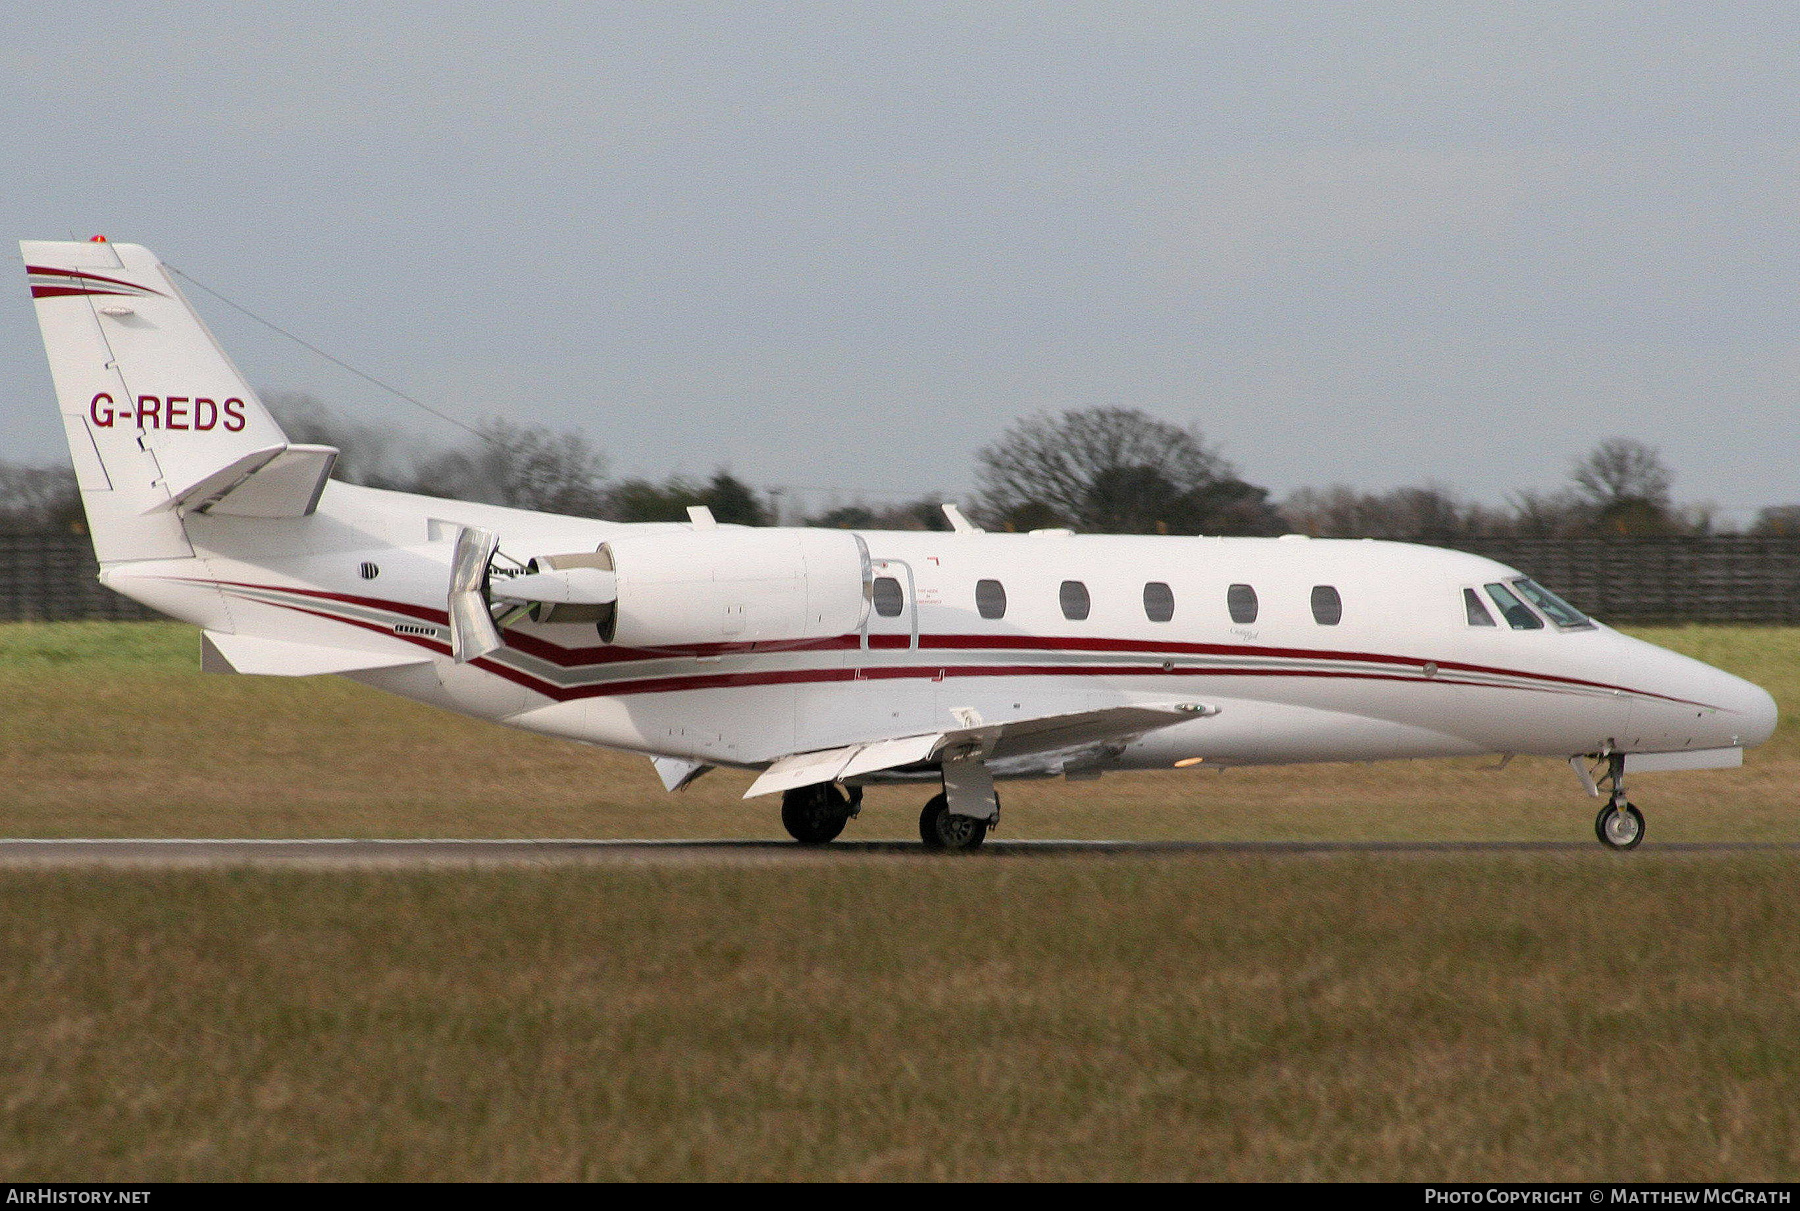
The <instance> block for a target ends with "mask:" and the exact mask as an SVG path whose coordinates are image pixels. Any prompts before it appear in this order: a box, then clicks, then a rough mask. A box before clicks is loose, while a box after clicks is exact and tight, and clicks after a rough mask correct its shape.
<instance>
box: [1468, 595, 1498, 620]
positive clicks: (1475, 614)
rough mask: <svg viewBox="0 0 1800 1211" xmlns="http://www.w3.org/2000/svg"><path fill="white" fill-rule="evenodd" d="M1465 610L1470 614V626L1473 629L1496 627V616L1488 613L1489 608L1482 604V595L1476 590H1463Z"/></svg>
mask: <svg viewBox="0 0 1800 1211" xmlns="http://www.w3.org/2000/svg"><path fill="white" fill-rule="evenodd" d="M1463 610H1464V612H1466V613H1467V614H1468V616H1469V625H1470V626H1472V627H1491V626H1493V625H1494V616H1493V615H1492V614H1490V613H1488V608H1487V607H1486V606H1484V605H1482V604H1481V594H1480V593H1477V592H1476V591H1475V590H1474V589H1464V590H1463Z"/></svg>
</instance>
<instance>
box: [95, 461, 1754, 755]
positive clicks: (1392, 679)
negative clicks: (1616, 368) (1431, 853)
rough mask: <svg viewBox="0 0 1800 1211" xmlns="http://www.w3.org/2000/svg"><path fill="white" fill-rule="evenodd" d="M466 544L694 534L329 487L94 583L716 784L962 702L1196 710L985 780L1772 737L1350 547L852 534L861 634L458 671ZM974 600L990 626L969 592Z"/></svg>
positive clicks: (566, 630) (1740, 713) (1439, 580)
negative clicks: (711, 775)
mask: <svg viewBox="0 0 1800 1211" xmlns="http://www.w3.org/2000/svg"><path fill="white" fill-rule="evenodd" d="M465 525H467V526H481V527H485V528H487V529H490V530H492V531H494V532H495V533H497V534H498V535H499V536H500V550H501V552H502V554H503V555H504V556H507V557H509V558H511V559H513V560H516V561H518V562H520V563H523V562H525V561H526V560H528V559H530V558H532V557H535V556H545V555H552V554H557V553H561V552H571V551H590V552H591V551H593V550H594V549H595V548H596V547H598V546H599V544H601V543H602V542H607V541H609V540H611V539H616V538H617V537H618V536H620V535H625V534H638V533H653V534H654V533H671V534H672V533H675V532H683V531H687V530H688V529H689V527H687V526H685V525H662V526H624V525H618V524H613V523H607V522H599V521H590V520H585V519H579V518H564V517H555V516H551V515H546V514H539V513H530V512H524V511H520V510H511V509H503V508H497V507H490V506H483V505H472V504H464V503H458V502H453V501H441V500H436V499H432V498H428V497H420V496H409V495H404V494H399V493H389V492H379V491H375V490H372V489H366V488H355V487H350V486H346V485H341V484H336V483H333V484H331V485H329V486H328V487H327V489H326V490H325V492H324V495H323V498H322V500H321V501H320V503H319V507H318V510H317V512H315V513H313V514H312V515H310V516H305V517H296V518H288V519H278V520H269V521H263V522H259V523H257V524H256V525H255V526H253V527H246V525H245V524H244V523H243V522H242V521H239V520H234V519H229V518H220V519H215V518H211V517H207V516H204V515H195V516H191V517H189V518H187V519H186V521H185V526H186V532H187V537H188V540H189V541H190V542H191V544H192V546H193V550H194V556H193V558H191V559H166V558H165V559H156V560H152V561H145V562H132V563H122V564H113V565H110V566H109V567H108V568H107V570H106V572H105V578H106V580H107V583H108V584H110V585H111V586H112V587H114V588H115V589H118V590H120V591H122V592H124V593H126V594H127V595H129V596H132V597H135V598H137V599H139V600H141V601H144V602H147V603H148V604H150V605H152V606H154V607H156V608H158V609H160V610H163V611H164V612H166V613H169V614H172V615H174V616H176V617H179V618H183V619H186V620H188V621H190V622H194V623H197V624H199V625H201V626H203V627H206V628H207V629H208V630H209V631H213V632H218V633H227V632H229V633H234V634H240V635H267V636H275V637H279V638H280V639H282V640H284V641H290V642H294V643H299V644H318V645H322V646H325V647H331V648H338V649H354V650H360V651H367V652H370V653H375V654H394V653H399V654H403V655H406V656H411V657H419V656H428V657H429V659H428V661H426V662H421V663H413V664H405V665H398V666H396V667H391V668H378V669H370V670H365V671H357V672H352V673H349V674H347V675H349V676H353V677H355V678H356V679H358V680H361V681H364V682H366V683H368V684H370V685H374V686H377V687H379V688H381V689H384V690H388V691H392V692H394V693H397V694H402V695H405V696H407V697H409V698H415V699H418V700H420V701H424V702H429V703H433V704H435V705H438V706H442V707H445V708H447V709H450V710H454V711H458V712H461V713H464V714H469V715H474V716H478V717H481V718H484V719H491V720H494V721H496V722H501V723H506V724H509V725H511V726H515V727H521V728H527V729H531V730H534V731H539V732H544V733H548V734H551V735H556V736H563V737H567V738H570V739H574V740H579V741H584V742H588V743H595V744H602V745H607V746H611V747H616V748H621V749H627V750H633V751H637V752H642V753H646V754H652V755H665V756H675V757H681V758H686V759H689V760H693V761H703V762H706V763H711V764H729V765H740V766H759V765H763V764H766V763H768V762H770V761H772V760H775V759H777V758H779V757H781V756H783V755H784V754H789V753H796V752H807V751H811V750H815V749H827V748H831V747H834V746H839V745H845V744H852V743H859V742H863V741H868V740H871V739H879V738H882V737H888V736H906V735H912V734H916V733H919V732H921V731H929V730H931V729H934V728H940V727H943V726H945V725H946V723H947V721H948V720H950V719H951V718H952V714H951V713H952V712H953V711H954V710H957V709H959V708H974V709H975V710H976V711H978V712H979V714H980V715H981V717H982V718H983V719H984V720H986V721H987V722H989V723H1000V722H1005V721H1007V720H1012V719H1024V718H1030V717H1037V716H1044V715H1050V714H1060V713H1066V712H1077V711H1085V710H1096V709H1101V708H1105V707H1110V706H1118V705H1132V704H1143V703H1151V704H1169V703H1175V702H1184V703H1192V702H1199V703H1204V704H1205V705H1206V706H1207V707H1209V708H1215V709H1213V710H1209V711H1208V713H1207V716H1206V717H1204V718H1202V717H1196V718H1192V719H1189V720H1186V721H1184V722H1181V723H1178V724H1176V725H1173V726H1168V727H1163V728H1160V729H1158V730H1155V731H1153V732H1151V733H1149V734H1148V735H1145V736H1142V737H1141V738H1138V739H1135V740H1132V741H1130V742H1128V743H1119V744H1116V745H1112V746H1109V747H1104V748H1101V749H1098V750H1096V751H1093V752H1088V753H1083V754H1080V755H1078V756H1077V757H1073V758H1071V757H1070V756H1069V755H1067V754H1063V755H1061V756H1058V757H1057V758H1055V759H1054V760H1049V759H1042V760H1034V759H1025V760H1021V761H1017V762H1015V763H1013V764H1012V765H1011V766H1007V765H1005V764H1004V763H1000V764H996V766H995V769H994V772H995V773H996V774H997V775H1000V776H1030V775H1046V774H1055V773H1069V774H1078V773H1082V772H1091V771H1099V770H1105V769H1123V768H1166V767H1168V766H1170V765H1173V764H1175V763H1176V762H1188V761H1191V759H1193V758H1202V759H1204V761H1205V762H1208V763H1214V764H1222V765H1223V764H1269V763H1281V762H1306V761H1351V760H1354V761H1368V760H1379V759H1385V758H1400V757H1440V756H1457V755H1468V754H1478V753H1536V754H1551V755H1558V756H1569V755H1572V754H1579V753H1598V752H1607V751H1625V752H1671V751H1683V750H1690V749H1720V748H1728V747H1734V746H1749V745H1754V744H1757V743H1760V742H1761V741H1762V740H1764V739H1766V738H1767V737H1768V736H1769V734H1770V733H1771V731H1772V730H1773V727H1774V723H1775V708H1774V704H1773V702H1772V700H1771V699H1770V697H1769V695H1768V694H1767V693H1765V692H1764V691H1763V690H1762V689H1760V688H1759V687H1757V686H1755V685H1752V684H1750V683H1748V682H1746V681H1743V680H1741V679H1739V678H1737V677H1733V676H1731V675H1729V674H1726V673H1724V672H1722V671H1720V670H1718V669H1715V668H1712V667H1710V666H1708V665H1705V664H1701V663H1699V662H1697V661H1694V660H1690V659H1688V658H1686V657H1683V656H1679V655H1677V654H1675V653H1672V652H1669V651H1666V650H1664V649H1661V648H1658V647H1655V646H1653V645H1650V644H1647V643H1643V642H1641V641H1639V640H1635V639H1632V638H1630V637H1628V636H1625V635H1622V634H1620V633H1618V632H1617V631H1614V630H1612V629H1610V628H1608V627H1605V626H1596V627H1592V628H1589V629H1579V630H1563V629H1559V628H1557V627H1556V626H1554V625H1547V626H1543V627H1541V628H1539V629H1535V630H1514V629H1512V628H1510V627H1508V626H1506V625H1504V623H1502V624H1500V625H1496V626H1473V625H1470V623H1469V621H1468V618H1467V616H1466V613H1465V607H1464V602H1463V590H1464V589H1465V588H1469V587H1474V588H1479V587H1480V586H1482V585H1484V584H1486V583H1489V582H1495V581H1505V580H1509V579H1512V578H1515V577H1517V576H1518V575H1519V574H1518V573H1517V572H1515V571H1513V570H1512V569H1509V568H1506V567H1504V566H1502V565H1500V564H1497V563H1495V562H1493V561H1491V560H1487V559H1484V558H1481V557H1478V556H1474V555H1468V554H1463V553H1458V552H1453V551H1445V550H1439V549H1435V548H1429V547H1421V546H1413V545H1407V544H1400V543H1388V542H1372V541H1347V540H1342V541H1341V540H1308V539H1301V538H1287V539H1251V538H1175V537H1106V536H1072V535H1062V534H1046V535H1014V534H982V533H936V532H931V533H920V532H866V533H861V534H860V535H859V537H860V538H861V540H862V542H863V544H865V546H866V550H867V554H868V556H869V557H870V559H871V560H872V562H873V574H874V576H875V577H877V578H878V579H887V580H890V581H891V582H893V583H892V584H890V585H887V586H878V587H880V588H882V589H883V590H885V591H879V592H877V593H876V594H875V597H876V600H875V602H874V607H875V608H872V609H871V610H870V611H869V612H868V616H867V620H866V622H865V623H864V624H863V625H862V626H861V627H860V628H858V629H857V630H856V631H853V632H845V633H843V634H837V635H832V636H829V637H827V638H822V639H810V640H807V641H805V642H803V643H782V642H740V641H734V640H733V638H732V635H731V633H730V630H729V626H724V627H722V628H721V630H720V633H719V634H718V635H717V636H716V637H712V638H707V637H697V639H696V642H694V643H691V644H684V645H679V646H671V647H662V648H656V649H629V648H622V647H617V646H609V645H606V644H604V643H602V641H601V639H600V637H599V635H598V634H597V633H596V628H595V626H594V625H593V624H591V623H567V624H555V623H552V624H535V623H530V622H522V623H515V624H514V625H511V626H509V627H507V628H506V630H505V632H504V633H505V636H506V647H505V648H504V649H503V650H501V651H498V652H495V653H492V654H491V655H489V656H486V657H483V658H481V659H480V660H477V661H474V662H472V663H468V664H457V663H455V662H454V661H452V659H451V657H450V655H449V646H448V638H449V636H448V633H447V629H446V626H445V586H446V580H447V575H448V571H447V570H448V566H449V560H450V555H451V546H452V542H453V540H454V538H455V532H456V529H457V527H459V526H465ZM371 571H372V575H371ZM984 580H985V581H994V582H998V584H999V585H1000V586H1001V587H1002V589H1003V592H1004V597H1005V603H1006V604H1005V611H1004V614H1003V615H1002V616H1000V617H983V616H982V613H981V612H980V611H979V610H978V608H977V588H976V586H977V582H978V581H984ZM1065 582H1075V583H1077V584H1079V585H1080V586H1082V588H1083V589H1084V590H1085V595H1086V597H1087V599H1088V602H1089V609H1088V611H1087V614H1086V617H1068V616H1066V613H1065V610H1064V608H1063V600H1064V597H1065V595H1066V593H1065V589H1064V583H1065ZM1147 584H1153V585H1158V586H1166V589H1161V588H1159V589H1155V590H1153V591H1152V596H1153V597H1155V598H1156V601H1155V603H1154V604H1155V606H1156V608H1157V610H1158V612H1164V611H1166V610H1167V602H1168V599H1169V598H1170V597H1172V599H1173V609H1172V612H1171V613H1169V615H1168V619H1167V621H1154V620H1152V618H1151V616H1150V610H1149V609H1148V608H1147V606H1146V590H1145V586H1146V585H1147ZM1233 585H1248V586H1251V587H1252V588H1253V589H1254V590H1255V595H1256V598H1257V603H1258V609H1257V614H1256V618H1255V620H1254V621H1253V622H1234V621H1233V619H1232V617H1231V615H1230V613H1229V611H1228V606H1227V596H1228V592H1229V590H1230V586H1233ZM1318 586H1330V587H1331V588H1333V589H1335V590H1336V592H1337V597H1338V600H1339V601H1341V620H1340V621H1338V622H1337V623H1335V624H1328V623H1325V622H1321V621H1319V620H1318V618H1316V617H1315V614H1314V610H1313V606H1312V600H1313V594H1314V590H1315V588H1316V587H1318ZM1069 592H1073V591H1072V590H1071V591H1069ZM896 593H898V595H899V596H898V598H896V596H895V594H896ZM986 596H987V598H988V600H989V612H990V613H991V612H992V600H993V596H994V595H993V592H992V590H991V587H990V588H989V589H988V590H986ZM1075 596H1076V597H1077V598H1078V597H1079V596H1080V594H1079V593H1076V594H1075ZM896 607H897V612H893V611H895V609H896ZM883 611H887V612H883ZM1072 612H1075V613H1079V610H1078V609H1076V610H1074V611H1072ZM901 776H904V775H901Z"/></svg>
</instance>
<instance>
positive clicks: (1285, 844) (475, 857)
mask: <svg viewBox="0 0 1800 1211" xmlns="http://www.w3.org/2000/svg"><path fill="white" fill-rule="evenodd" d="M1639 852H1641V853H1645V854H1650V853H1664V854H1714V853H1745V852H1777V853H1782V852H1785V853H1800V843H1796V842H1753V841H1716V842H1680V841H1677V842H1667V843H1664V844H1660V845H1659V844H1656V843H1654V842H1646V843H1645V845H1644V848H1643V849H1642V850H1641V851H1639ZM1353 853H1371V854H1373V853H1380V854H1486V853H1546V854H1604V853H1605V851H1604V850H1602V849H1601V848H1600V847H1599V846H1598V845H1596V844H1595V843H1594V842H1592V841H1002V840H994V841H989V842H988V843H987V844H986V845H984V846H983V847H982V848H981V849H980V851H978V853H977V854H976V855H973V856H976V857H986V856H992V857H1009V856H1032V855H1037V856H1049V855H1080V854H1142V855H1170V854H1191V855H1204V854H1270V855H1277V854H1293V855H1309V854H1311V855H1325V854H1353ZM908 854H910V855H918V856H926V854H927V851H926V850H925V849H924V847H923V846H921V845H919V844H918V842H916V841H837V842H833V843H832V844H830V845H827V846H819V847H810V846H801V845H795V844H794V843H793V842H791V841H632V840H617V841H582V840H529V839H526V840H448V839H446V840H435V839H421V840H367V839H319V840H226V839H219V840H188V839H179V840H163V839H117V840H114V839H105V840H94V839H76V840H41V841H40V840H10V841H7V840H0V867H7V866H10V867H21V866H38V867H42V866H133V867H145V866H149V867H185V866H216V865H229V866H240V865H249V866H357V867H365V866H366V867H434V866H446V865H449V866H519V865H527V866H533V865H573V864H593V863H606V862H639V863H696V864H705V863H718V862H724V863H733V862H749V863H757V862H784V861H819V860H821V859H831V860H842V859H851V858H859V857H867V856H870V855H908ZM931 856H932V857H936V856H937V855H931Z"/></svg>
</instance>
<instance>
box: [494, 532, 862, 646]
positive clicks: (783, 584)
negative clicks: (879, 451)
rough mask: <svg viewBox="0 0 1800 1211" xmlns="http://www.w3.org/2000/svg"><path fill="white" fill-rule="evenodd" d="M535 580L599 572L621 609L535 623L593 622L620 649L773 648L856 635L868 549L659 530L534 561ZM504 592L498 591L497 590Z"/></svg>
mask: <svg viewBox="0 0 1800 1211" xmlns="http://www.w3.org/2000/svg"><path fill="white" fill-rule="evenodd" d="M532 566H533V570H534V571H536V570H539V569H544V570H550V569H561V568H569V567H594V568H604V569H607V570H609V571H611V572H613V573H614V574H615V575H616V576H617V578H618V579H617V584H618V600H617V601H615V602H613V603H611V604H610V605H605V606H588V605H583V606H573V607H572V606H568V605H560V604H559V605H554V606H548V605H546V606H534V607H533V611H532V614H533V618H534V619H535V620H536V621H539V622H593V623H595V624H596V625H597V627H598V629H599V632H600V638H601V639H602V640H603V641H604V642H606V643H615V644H618V645H619V646H621V647H631V648H663V647H691V646H696V645H701V644H717V643H779V642H798V641H804V640H809V639H826V638H830V637H832V636H834V635H850V634H855V633H856V632H857V631H858V630H860V629H861V628H862V625H863V622H864V620H865V619H866V618H867V616H868V609H869V590H870V585H871V584H872V579H871V573H870V567H869V553H868V549H867V548H866V547H865V546H864V545H863V541H862V539H861V538H859V537H857V536H856V535H854V534H851V533H848V532H846V531H843V530H822V529H821V530H814V529H791V530H790V529H781V530H777V529H770V530H761V529H751V528H746V529H737V528H720V529H716V530H692V531H683V530H664V531H660V532H655V533H648V534H627V535H623V536H621V537H619V538H615V539H612V540H610V541H608V542H606V543H605V544H604V545H602V546H601V547H600V549H599V550H598V551H595V552H588V553H586V554H581V555H553V556H547V557H541V558H539V559H535V560H533V561H532ZM501 592H504V589H502V590H501Z"/></svg>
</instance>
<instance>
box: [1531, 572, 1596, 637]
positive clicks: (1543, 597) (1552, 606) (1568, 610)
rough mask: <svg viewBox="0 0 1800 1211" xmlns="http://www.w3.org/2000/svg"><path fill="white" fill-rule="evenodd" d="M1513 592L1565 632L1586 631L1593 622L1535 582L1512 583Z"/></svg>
mask: <svg viewBox="0 0 1800 1211" xmlns="http://www.w3.org/2000/svg"><path fill="white" fill-rule="evenodd" d="M1512 587H1513V591H1514V592H1516V593H1518V595H1519V596H1521V597H1523V598H1524V599H1525V600H1526V601H1529V602H1530V603H1531V604H1532V605H1534V606H1536V607H1537V608H1538V609H1539V610H1541V611H1542V612H1543V615H1544V617H1546V618H1548V619H1549V620H1550V621H1551V622H1554V623H1555V624H1556V625H1557V626H1559V627H1561V628H1563V629H1564V630H1565V631H1577V630H1588V629H1590V628H1592V627H1593V625H1594V620H1593V619H1592V618H1589V617H1588V616H1587V615H1586V614H1583V613H1582V612H1581V611H1580V610H1578V609H1576V608H1575V607H1574V606H1572V605H1570V604H1569V603H1568V602H1566V601H1564V600H1563V599H1562V598H1560V597H1558V596H1557V595H1556V594H1555V593H1552V592H1551V591H1550V590H1549V589H1546V588H1545V587H1544V586H1543V585H1541V584H1539V583H1538V582H1537V581H1535V580H1525V579H1519V580H1515V581H1513V582H1512Z"/></svg>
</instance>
